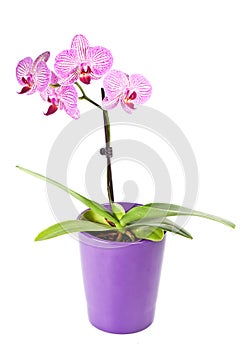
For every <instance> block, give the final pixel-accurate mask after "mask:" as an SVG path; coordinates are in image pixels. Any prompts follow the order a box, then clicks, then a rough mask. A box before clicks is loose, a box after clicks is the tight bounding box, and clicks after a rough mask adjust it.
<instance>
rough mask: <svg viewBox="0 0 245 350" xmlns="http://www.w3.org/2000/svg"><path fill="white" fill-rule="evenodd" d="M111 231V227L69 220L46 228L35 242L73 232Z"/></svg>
mask: <svg viewBox="0 0 245 350" xmlns="http://www.w3.org/2000/svg"><path fill="white" fill-rule="evenodd" d="M111 230H112V228H111V227H110V226H106V225H101V224H96V223H94V222H90V221H85V220H84V221H83V220H69V221H63V222H60V223H58V224H55V225H53V226H50V227H48V228H46V229H45V230H43V231H42V232H40V233H39V235H38V236H37V237H36V238H35V241H43V240H45V239H50V238H54V237H57V236H61V235H64V234H67V233H73V232H102V231H111Z"/></svg>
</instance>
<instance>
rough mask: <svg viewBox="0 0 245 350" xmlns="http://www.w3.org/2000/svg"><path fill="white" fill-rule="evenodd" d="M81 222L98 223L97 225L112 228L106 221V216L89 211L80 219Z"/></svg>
mask: <svg viewBox="0 0 245 350" xmlns="http://www.w3.org/2000/svg"><path fill="white" fill-rule="evenodd" d="M79 220H85V221H91V222H96V223H97V224H103V225H107V226H109V227H111V225H109V223H108V222H107V221H106V219H105V217H104V216H101V215H99V214H97V213H96V212H95V211H94V210H92V209H89V210H86V211H85V212H84V213H83V214H82V215H81V216H80V218H79Z"/></svg>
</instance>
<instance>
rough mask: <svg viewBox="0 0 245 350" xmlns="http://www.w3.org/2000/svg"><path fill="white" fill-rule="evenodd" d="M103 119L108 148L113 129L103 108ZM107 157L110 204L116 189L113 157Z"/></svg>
mask: <svg viewBox="0 0 245 350" xmlns="http://www.w3.org/2000/svg"><path fill="white" fill-rule="evenodd" d="M101 97H102V101H103V99H104V98H105V91H104V89H103V88H101ZM103 119H104V130H105V142H106V149H109V148H110V147H111V130H110V119H109V115H108V112H107V111H106V110H104V109H103ZM106 159H107V193H108V199H109V202H110V205H112V203H113V202H114V191H113V181H112V170H111V157H110V156H109V154H108V153H106Z"/></svg>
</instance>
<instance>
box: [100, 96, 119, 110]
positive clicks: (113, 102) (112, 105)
mask: <svg viewBox="0 0 245 350" xmlns="http://www.w3.org/2000/svg"><path fill="white" fill-rule="evenodd" d="M118 102H119V98H118V97H116V98H115V99H114V100H109V99H108V97H105V98H104V99H103V101H102V107H103V108H104V109H106V110H108V109H112V108H115V107H116V106H117V105H118Z"/></svg>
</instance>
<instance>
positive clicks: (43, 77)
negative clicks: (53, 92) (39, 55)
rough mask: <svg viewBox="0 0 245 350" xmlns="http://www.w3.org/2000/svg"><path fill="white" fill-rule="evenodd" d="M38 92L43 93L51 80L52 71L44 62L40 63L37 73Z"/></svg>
mask: <svg viewBox="0 0 245 350" xmlns="http://www.w3.org/2000/svg"><path fill="white" fill-rule="evenodd" d="M35 79H36V85H37V90H38V91H39V92H43V91H44V90H45V89H47V87H48V84H49V80H50V70H49V69H48V67H47V65H46V63H45V62H44V61H40V62H39V63H38V65H37V68H36V72H35Z"/></svg>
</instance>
